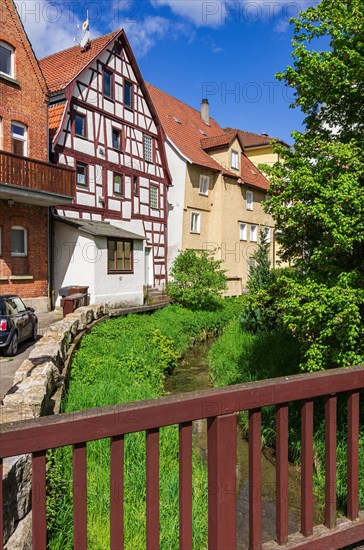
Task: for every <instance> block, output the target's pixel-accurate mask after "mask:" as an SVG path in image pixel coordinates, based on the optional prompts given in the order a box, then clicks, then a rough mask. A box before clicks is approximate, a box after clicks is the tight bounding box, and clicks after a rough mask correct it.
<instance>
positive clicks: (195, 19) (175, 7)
mask: <svg viewBox="0 0 364 550" xmlns="http://www.w3.org/2000/svg"><path fill="white" fill-rule="evenodd" d="M231 1H232V0H228V1H227V2H226V1H224V0H214V1H213V2H208V1H206V0H151V4H152V5H153V6H154V7H156V8H158V7H163V6H168V7H169V8H170V9H171V10H172V12H173V13H175V14H176V15H179V16H181V17H184V18H186V19H188V20H189V21H192V23H194V24H195V25H196V26H197V27H202V26H206V27H219V26H221V25H223V24H224V22H225V13H226V12H225V9H226V5H227V3H229V2H231Z"/></svg>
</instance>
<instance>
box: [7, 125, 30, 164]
mask: <svg viewBox="0 0 364 550" xmlns="http://www.w3.org/2000/svg"><path fill="white" fill-rule="evenodd" d="M27 136H28V130H27V127H26V126H24V124H21V123H20V122H12V123H11V151H12V153H14V155H18V156H20V157H26V156H27Z"/></svg>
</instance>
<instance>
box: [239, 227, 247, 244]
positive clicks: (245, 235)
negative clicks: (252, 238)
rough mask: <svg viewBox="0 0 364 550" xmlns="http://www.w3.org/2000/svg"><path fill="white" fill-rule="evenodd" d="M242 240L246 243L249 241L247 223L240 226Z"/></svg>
mask: <svg viewBox="0 0 364 550" xmlns="http://www.w3.org/2000/svg"><path fill="white" fill-rule="evenodd" d="M240 240H241V241H246V240H247V226H246V223H241V224H240Z"/></svg>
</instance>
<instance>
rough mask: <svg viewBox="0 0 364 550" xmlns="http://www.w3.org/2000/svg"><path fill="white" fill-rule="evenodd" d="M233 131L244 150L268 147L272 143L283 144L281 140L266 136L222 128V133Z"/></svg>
mask: <svg viewBox="0 0 364 550" xmlns="http://www.w3.org/2000/svg"><path fill="white" fill-rule="evenodd" d="M233 131H234V132H237V133H238V134H239V137H240V139H241V141H242V143H243V146H244V147H245V148H249V147H259V146H262V145H269V144H270V143H271V142H272V141H278V142H280V143H283V141H282V140H281V139H278V138H274V137H272V136H268V135H267V134H254V132H246V131H245V130H238V129H236V128H224V132H226V133H227V134H230V133H231V132H233Z"/></svg>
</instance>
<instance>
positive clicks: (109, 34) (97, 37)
mask: <svg viewBox="0 0 364 550" xmlns="http://www.w3.org/2000/svg"><path fill="white" fill-rule="evenodd" d="M122 30H123V29H122V28H120V29H117V30H115V31H111V32H108V33H106V34H101V35H100V36H96V37H95V38H93V39H92V40H90V43H91V44H92V43H93V42H95V41H96V40H100V38H106V37H107V36H110V39H111V37H112V36H113V35H116V34H118V33H119V32H120V31H122ZM79 47H80V46H79V45H78V44H75V45H74V46H71V47H69V48H65V49H64V50H58V51H57V52H54V53H51V54H49V55H46V56H45V57H41V58H40V59H39V61H45V60H46V59H49V58H50V57H54V56H56V55H59V54H61V53H64V52H69V51H70V50H73V49H75V48H79Z"/></svg>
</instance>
